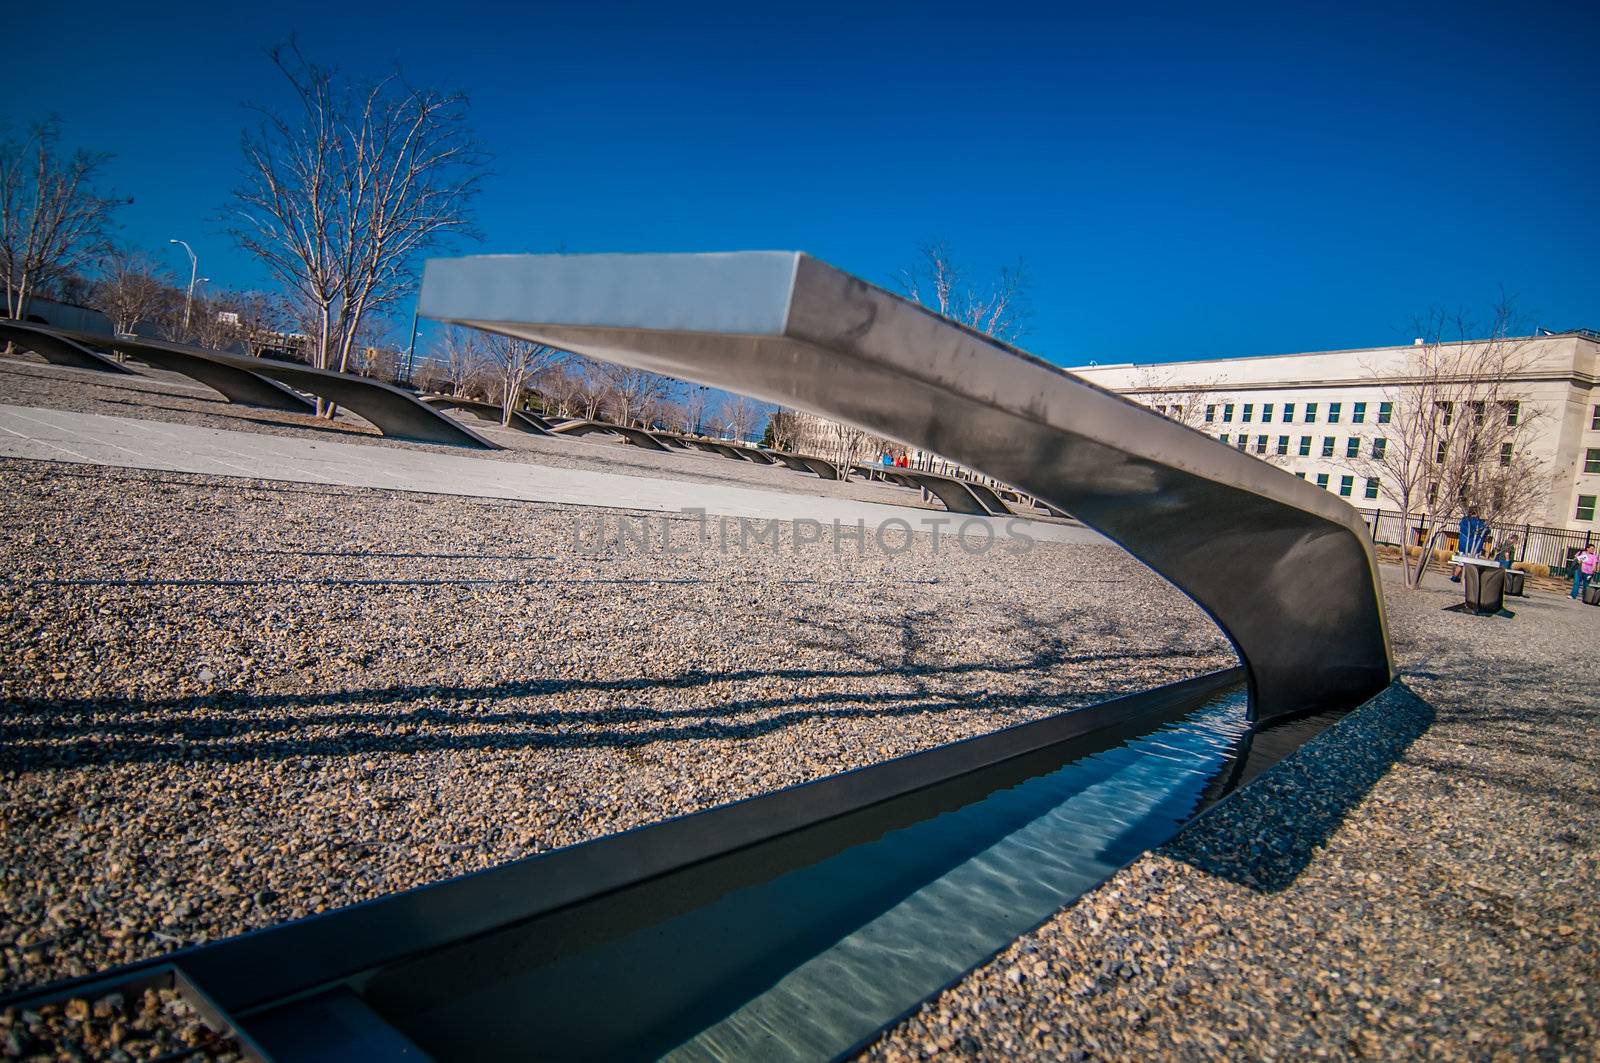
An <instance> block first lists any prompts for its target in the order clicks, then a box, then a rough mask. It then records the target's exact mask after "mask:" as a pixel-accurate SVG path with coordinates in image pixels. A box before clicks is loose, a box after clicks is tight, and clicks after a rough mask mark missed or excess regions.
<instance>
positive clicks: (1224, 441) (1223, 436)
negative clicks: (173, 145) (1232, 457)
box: [1217, 432, 1228, 446]
mask: <svg viewBox="0 0 1600 1063" xmlns="http://www.w3.org/2000/svg"><path fill="white" fill-rule="evenodd" d="M1217 438H1218V439H1220V440H1222V445H1223V446H1227V445H1228V433H1226V432H1224V433H1222V434H1221V435H1220V436H1218V437H1217Z"/></svg>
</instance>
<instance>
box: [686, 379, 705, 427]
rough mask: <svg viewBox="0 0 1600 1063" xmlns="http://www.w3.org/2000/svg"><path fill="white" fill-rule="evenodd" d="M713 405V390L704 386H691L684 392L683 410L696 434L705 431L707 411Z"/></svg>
mask: <svg viewBox="0 0 1600 1063" xmlns="http://www.w3.org/2000/svg"><path fill="white" fill-rule="evenodd" d="M710 405H711V389H710V388H709V387H707V386H706V385H704V384H690V385H689V386H688V388H687V389H686V390H685V392H684V396H683V409H684V413H685V415H686V416H687V419H688V421H689V428H690V429H691V430H693V431H695V432H701V431H704V429H705V421H706V411H707V409H708V408H709V407H710Z"/></svg>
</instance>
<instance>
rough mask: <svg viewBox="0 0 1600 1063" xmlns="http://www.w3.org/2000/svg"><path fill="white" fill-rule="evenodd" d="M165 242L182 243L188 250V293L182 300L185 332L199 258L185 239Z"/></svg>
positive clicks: (191, 307) (192, 302) (191, 305)
mask: <svg viewBox="0 0 1600 1063" xmlns="http://www.w3.org/2000/svg"><path fill="white" fill-rule="evenodd" d="M167 243H169V244H182V245H183V249H184V250H185V251H187V252H189V294H188V296H187V297H186V298H185V299H184V301H183V331H184V332H185V333H187V332H188V331H189V315H190V313H191V312H193V310H194V282H195V278H196V277H197V276H198V275H199V273H200V258H199V256H197V255H196V254H195V253H194V248H192V247H190V246H189V244H188V242H187V241H184V240H168V241H167Z"/></svg>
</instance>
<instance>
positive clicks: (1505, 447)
mask: <svg viewBox="0 0 1600 1063" xmlns="http://www.w3.org/2000/svg"><path fill="white" fill-rule="evenodd" d="M1511 453H1512V448H1511V444H1510V443H1501V444H1500V467H1501V468H1502V469H1503V468H1505V467H1506V466H1507V465H1510V464H1511Z"/></svg>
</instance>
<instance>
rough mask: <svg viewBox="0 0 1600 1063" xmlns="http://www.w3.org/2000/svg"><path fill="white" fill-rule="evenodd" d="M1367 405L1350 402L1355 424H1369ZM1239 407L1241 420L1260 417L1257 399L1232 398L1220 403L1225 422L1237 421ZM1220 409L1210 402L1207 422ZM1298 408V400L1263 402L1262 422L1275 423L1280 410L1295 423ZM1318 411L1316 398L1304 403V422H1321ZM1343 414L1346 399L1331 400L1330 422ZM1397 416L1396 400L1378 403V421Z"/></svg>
mask: <svg viewBox="0 0 1600 1063" xmlns="http://www.w3.org/2000/svg"><path fill="white" fill-rule="evenodd" d="M1367 405H1368V404H1367V403H1365V402H1356V403H1351V406H1350V423H1351V424H1365V423H1366V421H1367ZM1236 409H1237V411H1238V414H1239V421H1240V423H1242V424H1249V423H1251V422H1252V421H1254V420H1255V419H1256V413H1257V409H1256V404H1255V403H1253V402H1246V403H1242V404H1235V403H1232V402H1228V403H1223V404H1222V405H1221V407H1220V411H1221V414H1222V423H1223V424H1232V423H1233V415H1234V411H1235V410H1236ZM1218 410H1219V407H1218V406H1216V405H1211V406H1207V407H1206V422H1207V423H1208V424H1210V423H1214V422H1215V421H1216V420H1217V414H1218ZM1295 412H1296V411H1295V404H1294V403H1292V402H1285V403H1283V405H1282V407H1281V408H1280V407H1278V406H1276V405H1275V404H1273V403H1270V402H1263V403H1261V406H1260V415H1261V422H1260V423H1262V424H1271V423H1272V418H1273V416H1274V414H1276V415H1277V416H1278V417H1279V419H1280V420H1281V421H1282V423H1284V424H1293V423H1294V417H1295ZM1318 412H1319V406H1318V404H1317V403H1315V402H1308V403H1305V404H1304V405H1303V406H1301V407H1300V416H1301V422H1302V423H1303V424H1316V423H1317V415H1318ZM1343 417H1344V403H1342V402H1330V403H1328V423H1329V424H1338V423H1339V421H1340V419H1341V418H1343ZM1393 417H1394V403H1392V402H1380V403H1378V410H1377V422H1378V424H1388V423H1389V422H1390V420H1391V419H1393Z"/></svg>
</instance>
